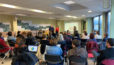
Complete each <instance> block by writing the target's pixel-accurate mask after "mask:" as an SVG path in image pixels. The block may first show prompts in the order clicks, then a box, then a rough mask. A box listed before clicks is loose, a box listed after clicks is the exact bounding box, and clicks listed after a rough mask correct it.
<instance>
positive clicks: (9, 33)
mask: <svg viewBox="0 0 114 65" xmlns="http://www.w3.org/2000/svg"><path fill="white" fill-rule="evenodd" d="M7 40H12V41H14V42H16V38H15V37H14V36H12V32H8V38H7Z"/></svg>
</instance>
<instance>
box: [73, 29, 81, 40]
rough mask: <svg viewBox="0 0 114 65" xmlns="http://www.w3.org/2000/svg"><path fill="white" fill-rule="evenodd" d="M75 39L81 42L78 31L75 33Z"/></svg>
mask: <svg viewBox="0 0 114 65" xmlns="http://www.w3.org/2000/svg"><path fill="white" fill-rule="evenodd" d="M74 39H78V40H80V34H79V33H78V31H75V32H74Z"/></svg>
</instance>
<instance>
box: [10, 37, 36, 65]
mask: <svg viewBox="0 0 114 65" xmlns="http://www.w3.org/2000/svg"><path fill="white" fill-rule="evenodd" d="M25 42H26V39H25V38H24V36H22V35H20V36H18V37H17V39H16V44H15V49H14V54H15V55H14V57H13V59H12V63H11V65H35V63H36V62H35V61H37V59H36V58H35V55H34V54H32V53H31V52H28V50H27V46H26V45H25ZM34 60H35V61H34Z"/></svg>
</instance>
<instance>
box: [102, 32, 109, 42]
mask: <svg viewBox="0 0 114 65" xmlns="http://www.w3.org/2000/svg"><path fill="white" fill-rule="evenodd" d="M107 40H108V34H107V33H105V34H104V38H103V42H106V41H107Z"/></svg>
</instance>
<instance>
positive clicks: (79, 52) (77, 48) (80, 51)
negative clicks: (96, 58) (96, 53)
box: [67, 40, 87, 65]
mask: <svg viewBox="0 0 114 65" xmlns="http://www.w3.org/2000/svg"><path fill="white" fill-rule="evenodd" d="M80 44H81V42H80V41H79V40H73V41H72V47H73V49H71V50H69V51H68V55H67V56H68V58H70V56H74V57H75V56H76V57H80V58H85V59H87V51H86V50H85V49H84V48H81V45H80ZM76 60H78V59H76ZM85 64H86V61H85V63H78V62H72V61H71V62H70V65H85Z"/></svg>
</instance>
